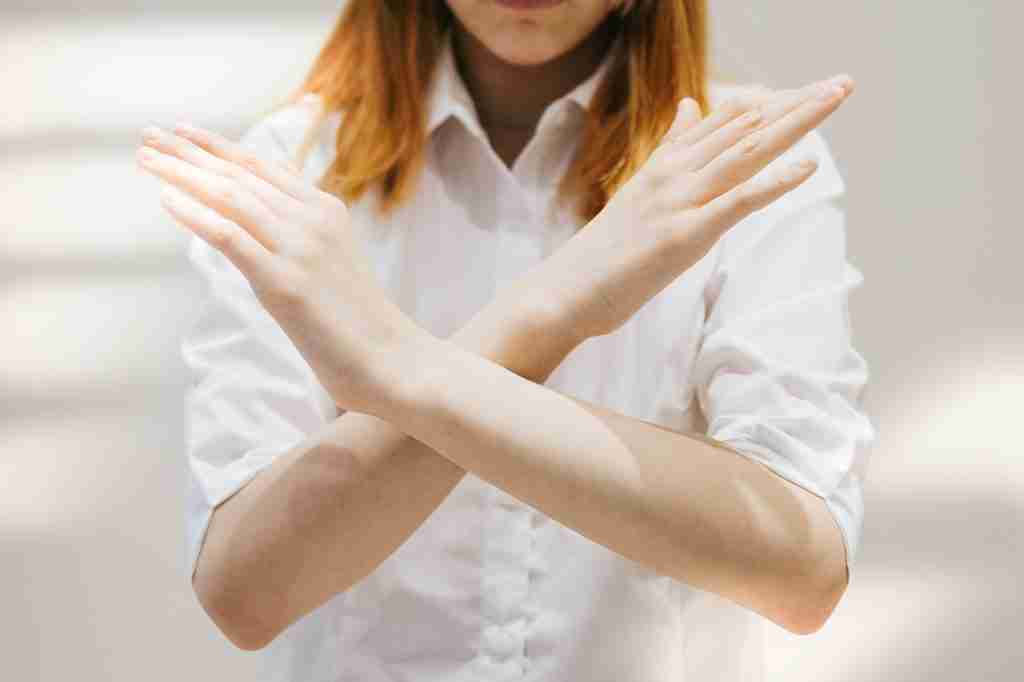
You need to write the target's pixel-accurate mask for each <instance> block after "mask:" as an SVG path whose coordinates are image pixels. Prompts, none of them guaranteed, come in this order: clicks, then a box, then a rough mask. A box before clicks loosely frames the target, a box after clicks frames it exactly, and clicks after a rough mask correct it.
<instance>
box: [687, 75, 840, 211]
mask: <svg viewBox="0 0 1024 682" xmlns="http://www.w3.org/2000/svg"><path fill="white" fill-rule="evenodd" d="M837 82H838V83H841V84H843V85H844V86H845V87H838V86H837V87H835V88H834V89H833V87H832V86H831V83H832V81H827V82H825V84H816V86H815V87H812V88H804V89H803V90H802V91H801V93H802V99H801V101H799V102H798V103H796V105H795V106H793V107H792V108H791V109H789V110H788V111H786V113H784V114H783V115H782V116H780V117H779V118H778V119H777V120H775V121H774V122H772V123H769V124H767V125H765V126H763V127H761V128H759V129H758V130H756V131H755V132H752V133H749V134H747V135H745V136H743V137H741V138H740V139H739V140H738V141H737V142H736V143H735V144H733V145H732V146H731V147H729V148H728V149H726V150H725V151H723V152H722V153H721V154H719V155H718V156H717V157H715V158H714V159H712V160H711V161H709V162H708V163H707V164H706V165H705V166H704V167H703V168H701V169H700V170H699V171H697V172H696V173H694V174H693V175H692V181H693V182H692V185H691V187H690V193H689V197H688V200H689V201H690V202H691V205H695V206H700V205H703V204H705V203H707V202H709V201H711V200H712V199H715V198H716V197H718V196H720V195H722V194H724V193H726V192H728V191H729V190H731V189H733V188H734V187H736V186H737V185H739V184H740V183H741V182H744V181H746V180H748V179H749V178H751V177H752V176H753V175H754V174H756V173H757V172H758V171H760V170H761V169H762V168H764V167H765V166H767V165H768V164H769V163H770V162H771V161H773V160H774V159H775V158H777V157H778V156H780V155H781V154H782V153H783V152H785V151H786V150H787V149H789V148H790V147H791V146H793V144H795V143H796V142H797V141H798V140H800V139H801V138H802V137H803V136H804V135H806V134H807V133H808V132H810V131H811V130H812V129H814V128H815V127H817V126H818V125H819V124H820V123H821V122H822V121H823V120H825V118H827V117H828V116H829V115H830V114H831V113H832V112H833V111H835V110H836V109H837V108H838V107H839V106H840V104H842V102H843V100H844V99H845V97H846V95H847V94H849V93H850V92H852V90H853V81H852V79H850V78H849V76H843V77H840V78H839V79H838V80H837ZM779 106H780V107H781V108H782V109H785V108H786V107H787V106H788V104H786V103H780V104H779Z"/></svg>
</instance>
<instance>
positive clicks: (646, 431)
mask: <svg viewBox="0 0 1024 682" xmlns="http://www.w3.org/2000/svg"><path fill="white" fill-rule="evenodd" d="M455 4H456V3H453V9H455V7H454V5H455ZM476 37H477V38H478V39H481V40H482V41H484V40H486V39H487V34H486V33H482V34H481V35H478V36H476ZM484 44H488V43H484ZM576 44H577V43H571V42H569V40H568V39H567V41H566V43H565V45H564V46H563V47H564V48H565V49H564V50H563V52H566V51H568V50H569V49H570V48H571V47H573V46H575V45H576ZM499 48H500V46H499ZM495 54H500V49H496V50H495ZM581 54H582V53H581ZM521 61H522V62H523V63H527V64H529V63H531V62H530V60H528V59H522V60H521ZM838 80H839V82H840V83H841V85H842V88H841V89H840V91H839V92H838V94H835V95H833V96H832V97H831V99H827V100H824V99H820V98H819V97H818V94H817V93H818V91H819V90H820V86H819V85H818V84H814V85H811V86H807V87H805V88H801V89H794V90H784V91H780V92H778V93H771V94H762V95H759V96H757V97H749V98H747V99H736V100H733V101H731V102H729V103H728V104H726V105H725V106H723V107H722V108H721V109H719V110H716V111H715V112H712V113H711V114H709V115H708V116H707V117H706V118H704V119H701V118H700V116H699V113H697V112H696V110H695V107H694V106H693V105H692V102H691V103H684V104H683V105H681V106H680V113H679V116H678V117H677V120H676V122H675V123H674V124H673V127H672V129H671V130H670V131H669V133H668V134H667V135H666V136H665V140H664V141H663V143H662V145H661V146H660V147H659V148H658V149H657V150H656V151H655V153H654V154H653V155H652V156H651V158H650V159H649V160H648V162H647V164H646V165H645V166H644V167H643V168H642V169H641V171H640V172H638V173H637V174H636V175H635V176H634V177H633V178H632V179H631V180H630V182H629V183H627V185H626V186H625V187H623V188H622V190H620V191H619V192H618V193H617V194H616V195H615V196H614V197H613V198H612V201H610V202H609V204H608V206H607V207H606V208H605V210H604V211H602V212H601V213H600V214H599V215H598V216H597V217H596V218H595V219H594V221H592V223H591V224H589V225H587V226H586V228H585V229H584V230H582V231H581V232H580V233H578V234H577V235H575V236H574V237H573V238H571V239H570V240H569V241H567V242H566V243H565V244H564V245H563V246H562V247H561V248H560V249H559V250H558V251H557V252H556V253H555V254H553V255H552V256H551V257H550V258H549V259H548V260H546V261H544V262H543V263H541V264H540V265H539V266H537V267H535V268H532V269H530V270H529V271H528V272H526V273H524V275H523V276H522V277H520V278H519V279H518V280H517V281H516V283H515V284H514V286H510V287H509V288H508V289H507V290H506V294H505V295H503V296H501V297H500V298H498V299H496V300H494V301H492V302H491V303H490V304H489V305H488V306H486V307H485V308H484V309H483V310H481V311H480V312H479V313H478V314H477V315H476V316H474V318H473V319H472V320H470V322H469V323H467V325H466V326H465V327H463V328H462V329H460V330H459V331H458V332H457V333H456V334H455V335H453V336H452V337H451V338H449V339H438V338H436V337H434V336H432V335H430V334H429V333H427V332H426V331H425V330H423V329H422V328H420V327H419V326H418V325H416V324H415V323H414V322H413V321H412V320H410V319H409V318H408V317H406V316H405V315H404V314H403V313H402V312H401V311H400V310H399V309H398V308H397V306H395V305H394V304H393V303H392V302H391V301H390V300H389V299H388V298H387V296H386V295H385V293H384V292H383V290H382V289H381V288H380V287H379V285H378V284H377V282H376V280H375V279H374V277H373V276H372V274H371V270H370V268H369V265H368V263H367V261H366V260H365V258H364V256H363V254H362V253H361V252H360V249H359V248H358V245H357V244H356V242H355V240H354V239H353V237H352V235H351V233H350V232H349V230H348V222H347V218H348V214H347V209H346V207H345V206H344V204H343V203H342V202H341V201H340V200H338V199H337V198H336V197H333V196H332V195H329V194H325V193H323V192H320V191H319V190H318V189H316V188H315V187H313V186H312V184H311V183H309V182H308V181H306V180H304V179H303V178H302V177H301V176H300V175H299V174H297V173H296V172H294V169H291V168H288V167H284V166H281V165H278V164H274V163H271V162H268V161H265V160H262V159H258V158H254V157H253V155H252V154H251V153H250V152H248V151H247V150H245V149H242V148H240V147H239V146H238V145H236V144H234V143H232V142H230V141H228V140H226V139H224V138H223V137H221V136H219V135H216V134H215V133H212V132H209V131H204V130H196V131H193V132H188V131H185V130H178V131H176V132H177V134H170V133H163V134H162V135H158V136H157V137H155V138H147V142H146V145H145V146H144V149H148V150H151V152H152V158H151V160H145V159H142V158H141V157H140V162H141V163H142V164H143V167H144V168H145V169H146V170H147V171H149V172H152V173H153V174H154V175H156V176H157V177H159V178H161V179H162V180H165V181H166V182H167V183H169V184H168V185H167V188H166V189H167V194H165V196H166V197H168V200H167V201H166V203H165V206H166V207H167V209H168V211H169V212H170V213H171V215H172V216H174V217H175V218H176V219H177V220H179V221H180V222H181V223H182V224H183V225H184V226H185V227H186V228H188V229H190V230H192V231H193V232H195V233H196V234H198V235H199V236H200V237H201V238H203V239H205V240H206V241H207V242H209V243H210V244H211V245H212V246H214V247H215V248H218V249H219V250H220V251H221V252H223V253H224V254H225V256H227V257H228V258H229V259H230V260H231V261H232V262H233V263H234V264H235V265H236V266H237V267H238V268H239V270H240V271H241V272H242V273H243V274H244V275H245V276H246V277H247V279H248V280H249V282H250V284H252V286H253V290H254V291H255V292H256V294H257V297H258V298H259V300H260V302H261V303H262V304H263V305H264V307H265V308H266V309H267V311H268V312H269V313H270V314H271V315H272V316H273V317H274V319H275V320H276V321H277V322H278V323H279V324H280V326H281V327H282V329H284V331H285V332H286V333H287V334H288V336H289V338H291V340H292V341H293V343H294V344H295V346H296V348H297V349H298V350H299V351H300V352H301V353H302V355H303V357H304V358H305V359H306V360H307V362H308V363H309V365H310V367H311V368H313V370H314V371H315V372H316V374H317V377H318V378H319V379H320V381H321V383H322V384H323V386H324V388H325V389H326V390H327V391H328V392H329V393H330V395H331V396H332V398H333V399H334V400H335V402H336V403H337V404H338V405H339V406H341V407H342V408H344V409H346V410H349V411H348V412H346V413H345V414H343V415H341V416H339V417H338V418H337V419H335V420H333V421H332V422H330V423H328V424H326V425H325V426H324V428H323V429H321V430H319V431H317V432H316V433H313V434H310V436H309V438H307V439H306V440H305V441H304V442H302V443H301V444H300V445H299V446H297V447H295V448H293V449H292V450H291V451H289V452H287V453H283V454H282V455H281V456H280V457H278V458H277V460H275V462H274V463H273V464H272V465H270V466H268V467H267V468H266V469H264V470H263V471H262V472H261V473H260V474H259V475H258V476H256V478H254V479H253V480H252V481H251V482H250V483H249V484H247V485H246V486H244V487H243V488H242V489H241V490H240V491H239V492H238V493H236V494H235V495H234V496H232V497H231V498H229V499H228V500H227V501H225V502H224V503H222V504H221V505H220V506H219V507H218V509H217V510H216V512H215V514H214V518H213V522H212V523H211V526H210V529H209V531H208V534H207V539H206V541H205V544H204V548H203V551H202V554H201V558H200V562H199V568H198V570H197V572H196V575H195V576H194V579H193V580H194V585H195V588H196V592H197V594H198V595H199V597H200V600H201V602H202V604H203V606H204V608H205V609H206V610H207V612H208V613H209V614H210V616H211V618H212V619H213V620H214V621H215V622H216V623H217V625H218V626H219V627H220V628H221V629H222V630H223V631H224V633H225V634H226V635H227V636H228V637H229V638H230V639H231V641H233V642H234V643H235V644H236V645H238V646H239V647H241V648H245V649H256V648H261V647H262V646H265V645H266V644H267V643H268V642H270V641H272V640H273V638H274V637H276V636H277V634H279V633H280V632H281V631H282V630H283V629H284V628H285V627H287V626H288V625H290V624H291V623H293V622H295V621H296V620H297V619H299V618H300V617H302V616H303V615H305V614H307V613H309V612H310V611H312V610H313V609H315V608H316V607H317V606H319V605H321V604H323V603H324V602H325V601H326V600H328V599H329V598H331V597H332V596H334V595H335V594H337V593H338V592H340V591H343V590H345V589H347V588H348V587H350V586H351V585H352V584H354V583H355V582H357V581H358V580H360V579H361V578H363V577H365V576H366V575H367V574H369V573H370V572H372V571H373V569H374V568H375V567H376V566H377V565H378V564H379V563H380V562H381V561H383V560H384V559H385V558H387V557H388V556H390V554H391V553H392V552H394V550H395V549H397V548H398V546H400V545H401V544H402V543H403V542H404V541H405V539H407V538H408V537H409V535H410V534H412V533H413V532H414V531H415V530H416V528H418V527H419V525H420V524H421V523H422V522H423V521H424V520H425V519H426V518H427V517H428V516H429V515H430V514H431V513H432V512H433V511H434V509H435V508H436V507H437V506H438V505H439V504H440V503H441V502H442V501H443V500H444V498H445V497H446V496H447V494H448V493H449V492H450V490H451V489H452V488H453V487H454V486H455V484H457V483H458V481H459V480H461V478H462V476H463V475H464V474H465V472H467V471H470V472H473V473H474V474H475V475H477V476H479V477H480V478H482V479H483V480H486V481H487V482H489V483H491V484H493V485H495V486H497V487H500V488H502V489H504V490H505V491H507V492H508V493H509V494H511V495H513V496H515V497H517V498H519V499H521V500H523V501H524V502H526V503H528V504H530V505H532V506H533V507H535V508H537V509H539V510H540V511H542V512H544V513H545V514H547V515H549V516H550V517H552V518H553V519H556V520H557V521H559V522H561V523H562V524H564V525H566V526H569V527H571V528H573V529H575V530H577V531H578V532H580V533H581V534H583V535H585V536H587V537H588V538H590V539H591V540H593V541H595V542H598V543H600V544H602V545H605V546H606V547H608V548H610V549H612V550H613V551H616V552H618V553H619V554H621V555H623V556H625V557H627V558H630V559H632V560H635V561H638V562H640V563H643V564H645V565H646V566H648V567H650V568H652V569H653V570H656V571H658V572H661V573H663V574H666V575H670V576H672V577H674V578H676V579H678V580H681V581H683V582H686V583H688V584H690V585H693V586H695V587H698V588H700V589H703V590H707V591H711V592H715V593H717V594H720V595H722V596H724V597H726V598H728V599H731V600H732V601H734V602H736V603H738V604H740V605H742V606H745V607H747V608H750V609H752V610H754V611H756V612H758V613H760V614H762V615H763V616H765V617H766V618H768V619H770V620H772V621H774V622H775V623H777V624H779V625H780V626H782V627H785V628H786V629H788V630H790V631H792V632H796V633H810V632H814V631H816V630H817V629H818V628H820V627H821V625H822V624H823V623H824V622H825V621H826V620H827V618H828V616H829V614H830V613H831V612H832V610H833V609H834V607H835V605H836V604H837V603H838V601H839V600H840V598H841V596H842V594H843V592H844V591H845V588H846V579H847V575H846V565H845V556H844V550H843V546H842V540H841V536H840V534H839V530H838V528H837V527H836V526H835V523H834V521H833V520H832V518H831V516H830V515H829V513H828V511H827V509H826V508H825V506H824V503H823V501H822V500H821V499H820V498H819V497H817V496H816V495H814V494H812V493H810V492H809V491H806V490H804V489H802V488H800V487H799V486H796V485H794V484H792V483H790V482H788V481H786V480H785V479H782V478H780V477H778V476H776V475H775V474H774V473H772V472H771V471H770V470H768V469H766V468H764V467H763V466H761V465H760V464H758V463H756V462H753V461H752V460H750V459H748V458H746V457H744V456H741V455H739V454H737V453H734V452H732V451H731V450H729V449H728V448H727V447H726V446H724V445H723V444H720V443H716V442H715V441H712V440H711V439H708V438H705V437H703V436H701V435H700V434H691V433H677V432H675V431H671V430H669V429H664V428H662V427H659V426H656V425H653V424H649V423H647V422H644V421H641V420H637V419H633V418H631V417H628V416H625V415H620V414H617V413H615V412H612V411H610V410H607V409H605V408H603V407H601V406H598V405H594V404H590V403H586V402H585V401H581V400H577V399H575V398H571V397H569V396H565V395H562V394H560V393H558V392H556V391H553V390H551V389H549V388H547V387H545V386H543V385H541V384H542V382H543V381H544V380H545V379H546V378H547V376H548V375H549V374H550V373H551V372H552V371H554V369H555V368H556V367H557V366H558V365H559V363H560V362H561V361H562V359H564V357H565V356H566V355H568V353H569V352H571V351H572V349H573V348H575V347H576V345H578V344H579V343H580V342H582V341H583V340H584V339H586V338H589V337H591V336H594V335H598V334H604V333H608V332H609V331H612V330H614V329H616V328H618V327H619V326H621V325H622V324H623V323H625V321H626V320H628V319H629V317H630V316H631V315H632V314H633V313H634V312H635V311H636V310H637V309H639V307H640V306H641V305H643V303H644V302H646V301H647V300H649V299H650V298H651V297H652V296H654V295H655V294H656V293H657V292H658V291H660V290H661V289H662V288H664V286H666V285H667V284H668V283H669V282H671V281H672V280H673V279H674V278H675V277H677V276H678V275H679V274H681V273H682V272H684V271H685V270H686V269H687V268H688V267H690V266H691V265H692V264H693V263H695V262H697V261H698V260H699V259H700V257H701V256H702V255H703V254H704V253H706V252H707V250H708V249H709V248H710V247H711V246H712V245H713V244H714V242H715V241H716V240H717V239H718V237H720V236H721V234H722V233H723V232H724V231H726V230H727V229H728V228H729V227H731V226H732V225H733V224H735V223H736V222H738V221H739V220H740V219H742V218H743V217H744V216H745V215H747V214H749V213H750V212H751V211H753V210H756V209H757V208H760V207H762V206H764V205H767V204H768V203H770V202H771V201H774V200H775V199H776V198H778V197H779V196H781V195H782V194H784V193H785V192H787V191H790V190H791V189H793V188H794V187H796V186H797V185H799V184H800V183H801V182H803V181H804V180H805V179H806V178H807V177H808V176H809V174H810V173H811V172H813V167H811V168H806V169H803V170H799V171H795V170H792V169H791V170H790V172H789V174H788V175H787V174H786V173H785V172H783V173H781V174H776V175H771V176H766V174H761V175H758V176H757V177H754V175H755V174H756V173H757V172H758V171H759V170H761V169H762V168H764V166H765V165H767V163H768V162H770V161H771V160H772V159H774V158H776V157H777V156H778V155H779V154H781V153H782V152H783V151H785V150H786V149H788V148H789V147H790V146H792V144H793V143H795V142H796V141H797V140H798V139H799V138H800V137H802V136H803V135H804V134H806V132H808V131H809V130H811V129H813V128H814V127H816V126H817V125H818V124H820V122H821V121H823V120H824V119H825V118H826V117H827V116H828V115H830V114H831V113H832V112H833V111H834V110H835V109H836V108H837V107H838V106H839V105H840V103H841V102H842V101H843V99H844V98H845V96H846V95H848V94H849V92H851V91H852V87H853V83H852V80H851V79H849V77H840V78H839V79H838ZM481 82H483V81H481ZM474 96H476V95H474ZM495 96H496V95H495ZM556 96H557V95H556ZM541 111H543V109H541ZM751 111H757V112H759V113H760V120H757V119H756V117H752V116H751V115H750V112H751ZM752 141H757V142H758V143H759V144H757V145H756V146H755V145H752V144H750V143H751V142H752ZM627 218H628V219H627ZM613 294H614V295H613ZM509 405H516V409H515V410H509V409H508V406H509Z"/></svg>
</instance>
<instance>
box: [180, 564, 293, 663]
mask: <svg viewBox="0 0 1024 682" xmlns="http://www.w3.org/2000/svg"><path fill="white" fill-rule="evenodd" d="M212 583H213V581H212V580H211V579H210V578H209V577H208V576H207V575H206V574H204V573H203V572H202V571H197V572H196V575H195V576H193V578H192V590H193V592H194V593H195V595H196V597H197V599H198V601H199V604H200V606H202V608H203V611H205V612H206V615H207V616H208V617H209V618H210V620H211V621H213V624H214V625H215V626H216V627H217V629H218V630H220V632H221V634H223V635H224V637H225V638H227V640H228V641H229V642H231V643H232V644H233V645H235V646H236V647H237V648H239V649H241V650H243V651H258V650H260V649H263V648H264V647H266V646H267V645H268V644H270V643H271V642H272V641H274V639H275V638H276V637H277V635H278V630H277V629H276V628H274V627H270V626H268V625H267V619H266V618H265V617H261V616H260V615H259V614H255V613H253V606H254V601H255V600H253V599H250V598H248V597H247V595H246V594H238V593H237V590H236V591H235V594H236V596H235V597H233V598H232V597H230V596H229V595H230V594H232V592H231V591H229V590H225V589H222V588H219V587H216V586H215V585H214V584H212ZM239 604H242V605H244V607H242V608H240V607H239Z"/></svg>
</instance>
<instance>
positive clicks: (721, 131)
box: [680, 86, 814, 171]
mask: <svg viewBox="0 0 1024 682" xmlns="http://www.w3.org/2000/svg"><path fill="white" fill-rule="evenodd" d="M808 87H809V88H813V87H814V86H808ZM807 92H808V89H807V88H805V89H801V90H780V91H779V92H777V93H773V95H772V96H771V97H768V96H765V97H763V98H762V99H760V100H754V99H753V98H750V99H749V100H746V101H748V102H749V103H750V104H751V106H750V108H749V109H748V110H747V111H745V112H744V113H743V114H742V115H740V116H737V117H736V118H733V119H732V120H730V121H728V122H727V123H725V124H724V125H722V126H720V127H719V128H718V129H717V130H714V131H712V132H711V133H709V134H707V135H705V136H704V137H703V138H702V139H700V140H698V141H696V142H694V143H693V144H692V145H691V146H689V147H687V148H685V149H684V150H682V152H681V154H680V164H681V166H682V168H684V169H686V170H688V171H698V170H700V169H701V168H703V167H704V166H706V165H707V164H708V163H710V162H711V161H712V160H713V159H715V158H716V157H717V156H718V155H719V154H721V153H722V152H724V151H725V150H726V149H728V148H729V147H731V146H733V145H734V144H736V143H737V142H738V141H739V140H740V139H742V138H743V137H745V136H746V135H749V134H750V133H752V132H753V131H755V130H758V129H759V128H762V127H764V126H766V125H768V124H770V123H772V122H774V121H776V120H778V119H779V118H780V117H782V116H783V115H785V114H786V113H788V112H789V111H791V110H792V109H793V108H794V107H796V106H797V105H798V104H799V103H800V102H802V101H803V100H804V98H805V97H806V96H807Z"/></svg>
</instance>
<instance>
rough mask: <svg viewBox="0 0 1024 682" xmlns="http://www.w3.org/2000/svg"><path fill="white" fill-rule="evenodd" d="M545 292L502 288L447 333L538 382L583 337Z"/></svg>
mask: <svg viewBox="0 0 1024 682" xmlns="http://www.w3.org/2000/svg"><path fill="white" fill-rule="evenodd" d="M564 313H565V311H564V310H563V309H562V308H561V307H559V306H557V305H556V304H555V303H554V302H553V301H552V299H551V298H550V297H546V296H544V295H543V292H541V291H538V290H536V289H535V290H533V291H529V290H527V288H526V287H525V286H517V285H513V286H510V287H508V288H506V289H505V290H504V291H503V292H502V293H501V294H500V295H499V296H497V297H496V298H495V299H494V300H493V301H491V302H490V303H488V304H487V305H486V306H485V307H484V308H482V309H481V310H480V311H479V312H478V313H477V314H476V315H474V316H473V318H472V319H471V320H470V321H469V322H468V323H466V325H465V326H463V327H462V328H461V329H459V331H457V332H456V333H455V334H453V335H452V336H451V337H450V339H449V340H450V341H451V342H452V343H454V344H455V345H457V346H459V347H460V348H463V349H465V350H469V351H471V352H473V353H475V354H477V355H479V356H482V357H484V358H486V359H488V360H490V361H492V362H495V363H497V364H499V365H501V366H503V367H505V368H506V369H508V370H509V371H512V372H514V373H516V374H518V375H520V376H522V377H524V378H526V379H529V380H530V381H533V382H535V383H543V382H544V381H546V380H547V377H548V375H550V374H551V372H553V371H554V370H555V368H557V367H558V365H560V364H561V362H562V360H564V359H565V356H567V355H568V354H569V353H571V352H572V351H573V349H575V348H576V346H578V345H579V344H580V343H581V342H582V341H583V340H584V339H583V338H579V336H578V334H576V333H575V329H574V327H572V326H571V325H570V324H568V317H567V316H566V315H565V314H564Z"/></svg>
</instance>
